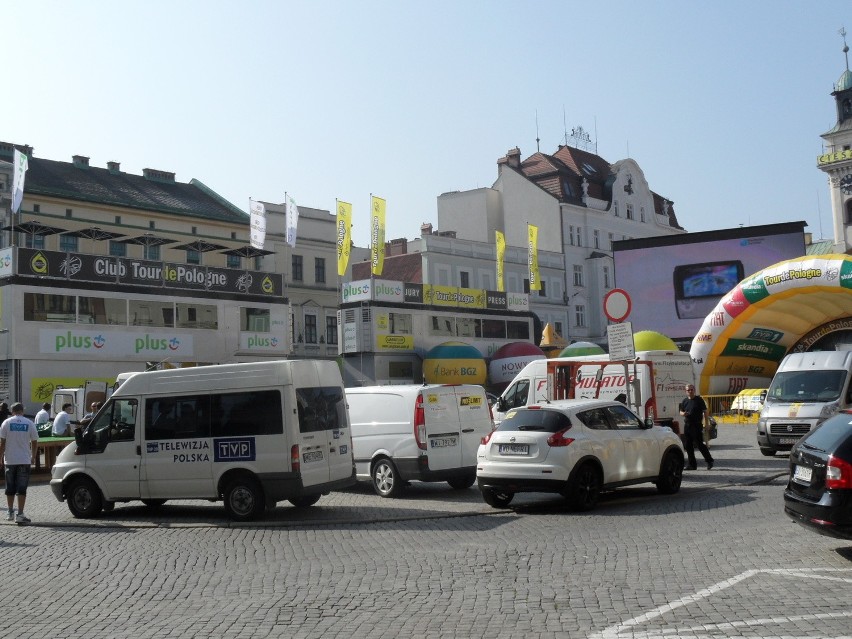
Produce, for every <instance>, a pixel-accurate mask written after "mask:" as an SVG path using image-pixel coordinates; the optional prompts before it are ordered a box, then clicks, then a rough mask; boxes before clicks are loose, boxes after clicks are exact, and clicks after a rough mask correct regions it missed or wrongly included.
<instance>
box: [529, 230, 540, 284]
mask: <svg viewBox="0 0 852 639" xmlns="http://www.w3.org/2000/svg"><path fill="white" fill-rule="evenodd" d="M527 239H528V240H529V263H530V290H531V291H540V290H541V281H540V276H539V273H538V227H537V226H533V225H532V224H527Z"/></svg>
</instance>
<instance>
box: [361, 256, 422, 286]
mask: <svg viewBox="0 0 852 639" xmlns="http://www.w3.org/2000/svg"><path fill="white" fill-rule="evenodd" d="M370 266H371V263H370V262H369V261H368V262H358V263H357V264H353V265H352V279H353V280H368V279H370V271H371V268H370ZM379 277H381V279H383V280H391V281H392V282H407V283H409V284H422V283H423V255H422V254H421V253H406V254H405V255H394V256H392V257H386V258H385V263H384V268H383V269H382V274H381V275H380V276H379Z"/></svg>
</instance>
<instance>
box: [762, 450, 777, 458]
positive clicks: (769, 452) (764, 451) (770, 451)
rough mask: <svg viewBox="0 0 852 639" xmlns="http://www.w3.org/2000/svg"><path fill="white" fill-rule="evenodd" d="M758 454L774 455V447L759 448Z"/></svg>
mask: <svg viewBox="0 0 852 639" xmlns="http://www.w3.org/2000/svg"><path fill="white" fill-rule="evenodd" d="M760 454H761V455H763V456H764V457H775V449H774V448H761V449H760Z"/></svg>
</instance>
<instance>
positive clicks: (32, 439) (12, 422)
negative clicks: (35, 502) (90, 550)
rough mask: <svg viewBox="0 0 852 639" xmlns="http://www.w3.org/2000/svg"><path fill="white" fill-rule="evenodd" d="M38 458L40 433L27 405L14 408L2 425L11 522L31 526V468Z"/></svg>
mask: <svg viewBox="0 0 852 639" xmlns="http://www.w3.org/2000/svg"><path fill="white" fill-rule="evenodd" d="M36 455H38V431H37V430H36V427H35V424H33V423H32V422H31V421H30V420H29V419H27V418H26V417H24V405H23V404H21V403H20V402H16V403H15V404H12V416H11V417H10V418H9V419H7V420H6V421H4V422H3V423H2V424H0V462H2V463H3V465H4V466H5V469H6V473H5V478H6V503H7V505H8V508H9V514H8V517H7V519H8V520H9V521H12V519H13V518H14V519H15V522H16V523H18V524H20V525H23V524H28V523H30V519H29V517H27V516H26V515H25V514H24V504H26V501H27V486H28V485H29V483H30V466H32V465H33V464H35V460H36ZM15 495H17V496H18V516H17V517H14V515H15V509H14V505H15Z"/></svg>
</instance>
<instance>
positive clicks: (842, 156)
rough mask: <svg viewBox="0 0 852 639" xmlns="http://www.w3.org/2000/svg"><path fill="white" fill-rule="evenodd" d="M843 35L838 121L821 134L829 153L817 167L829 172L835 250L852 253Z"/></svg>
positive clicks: (851, 115)
mask: <svg viewBox="0 0 852 639" xmlns="http://www.w3.org/2000/svg"><path fill="white" fill-rule="evenodd" d="M840 35H842V36H843V53H844V55H845V56H846V71H844V72H843V74H842V75H841V76H840V79H839V80H838V81H837V83H836V84H835V85H834V91H832V93H831V95H832V96H834V100H835V103H836V105H837V124H835V125H834V127H832V129H831V130H830V131H826V132H825V133H823V134H822V138H823V139H824V140H825V142H826V152H825V153H823V154H822V155H820V156H819V157H818V158H817V166H818V167H819V168H820V169H821V170H823V171H825V172H826V173H827V174H828V181H829V187H830V190H831V211H832V219H833V221H834V250H835V252H837V253H847V254H848V253H852V72H850V71H849V47H848V46H847V45H846V30H845V29H841V30H840Z"/></svg>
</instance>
